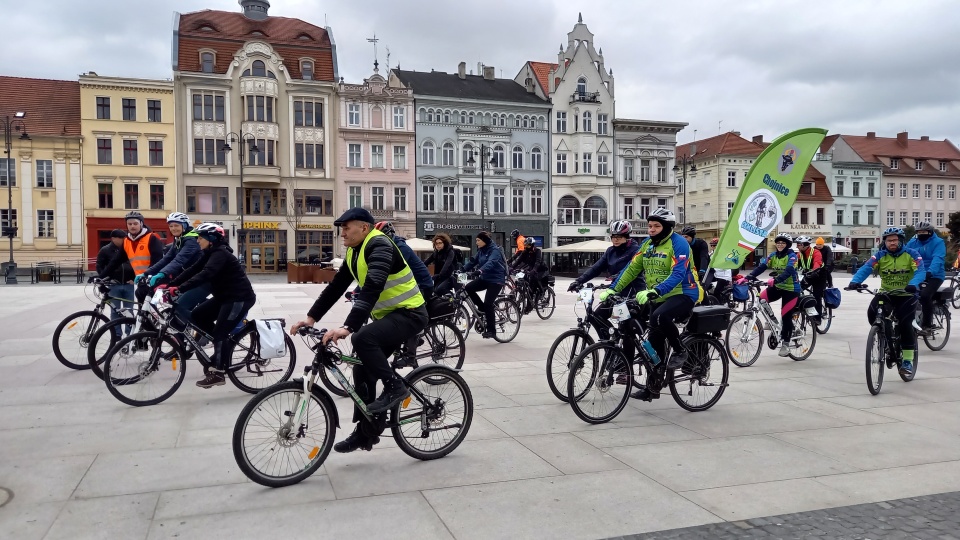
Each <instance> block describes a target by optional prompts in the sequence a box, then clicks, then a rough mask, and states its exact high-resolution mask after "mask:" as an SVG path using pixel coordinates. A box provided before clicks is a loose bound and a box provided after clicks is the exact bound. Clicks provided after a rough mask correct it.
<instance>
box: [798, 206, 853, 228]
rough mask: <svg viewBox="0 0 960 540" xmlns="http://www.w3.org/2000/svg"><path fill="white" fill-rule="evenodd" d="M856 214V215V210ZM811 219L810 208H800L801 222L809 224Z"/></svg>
mask: <svg viewBox="0 0 960 540" xmlns="http://www.w3.org/2000/svg"><path fill="white" fill-rule="evenodd" d="M854 215H856V212H854ZM809 220H810V211H809V209H808V208H801V209H800V223H802V224H804V225H807V224H809V223H810V221H809Z"/></svg>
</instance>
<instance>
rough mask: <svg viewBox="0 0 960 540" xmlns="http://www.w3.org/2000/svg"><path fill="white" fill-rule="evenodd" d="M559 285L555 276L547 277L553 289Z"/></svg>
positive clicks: (548, 283)
mask: <svg viewBox="0 0 960 540" xmlns="http://www.w3.org/2000/svg"><path fill="white" fill-rule="evenodd" d="M556 283H557V278H555V277H553V276H547V285H549V286H551V287H553V286H554V285H556Z"/></svg>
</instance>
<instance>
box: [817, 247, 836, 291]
mask: <svg viewBox="0 0 960 540" xmlns="http://www.w3.org/2000/svg"><path fill="white" fill-rule="evenodd" d="M813 249H816V250H817V251H819V252H820V259H821V260H822V261H823V270H821V271H820V273H821V274H823V281H824V283H825V284H826V286H827V287H833V268H834V264H835V263H834V260H833V250H832V249H830V246H828V245H826V244H825V243H824V242H823V238H817V241H816V242H815V243H814V244H813Z"/></svg>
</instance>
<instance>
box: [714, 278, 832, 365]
mask: <svg viewBox="0 0 960 540" xmlns="http://www.w3.org/2000/svg"><path fill="white" fill-rule="evenodd" d="M748 284H749V286H750V288H751V289H753V290H754V291H756V292H757V293H759V291H760V289H761V288H762V287H763V285H762V284H761V283H760V282H759V281H756V280H754V281H750V282H749V283H748ZM804 296H806V298H808V299H809V300H803V298H804ZM754 298H755V299H756V300H755V301H754V303H753V304H752V305H749V306H748V307H747V308H746V310H745V311H744V312H742V313H740V314H739V315H737V316H736V317H734V318H733V320H731V321H730V325H729V326H728V327H727V335H726V338H725V339H724V346H725V348H726V351H727V354H728V355H729V356H730V361H731V362H733V363H734V364H736V365H737V366H739V367H748V366H752V365H753V364H754V363H755V362H756V361H757V359H758V358H760V351H761V350H762V349H763V342H764V332H765V331H767V330H769V331H770V335H769V336H767V339H766V343H767V346H768V347H770V349H773V350H776V348H777V347H779V346H780V330H781V326H780V321H779V320H778V319H777V316H776V315H775V314H774V312H773V307H771V306H770V303H769V302H767V301H766V300H764V299H763V298H761V297H760V295H759V294H755V295H754ZM810 301H815V300H813V296H812V295H811V294H810V293H809V292H807V291H804V293H803V295H801V297H800V298H799V299H798V300H797V302H798V305H799V306H804V305H805V304H809V302H810ZM808 307H809V306H808ZM814 309H815V308H814ZM816 344H817V332H816V331H815V330H814V329H813V321H812V319H811V318H810V317H809V315H808V314H807V311H806V309H805V308H803V307H801V308H800V309H797V310H796V311H795V312H794V314H793V336H792V337H791V339H790V346H791V351H790V358H792V359H794V360H796V361H801V360H806V359H807V358H810V355H811V354H813V349H814V347H815V346H816Z"/></svg>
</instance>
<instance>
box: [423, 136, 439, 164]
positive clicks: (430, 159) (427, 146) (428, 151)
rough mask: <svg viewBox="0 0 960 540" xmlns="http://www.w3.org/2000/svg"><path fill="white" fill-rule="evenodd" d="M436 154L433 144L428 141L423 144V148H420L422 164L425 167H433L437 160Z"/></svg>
mask: <svg viewBox="0 0 960 540" xmlns="http://www.w3.org/2000/svg"><path fill="white" fill-rule="evenodd" d="M436 153H437V151H436V148H435V147H434V146H433V143H432V142H430V141H427V142H425V143H423V146H422V147H421V148H420V163H422V164H423V165H433V164H434V161H435V159H436Z"/></svg>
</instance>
